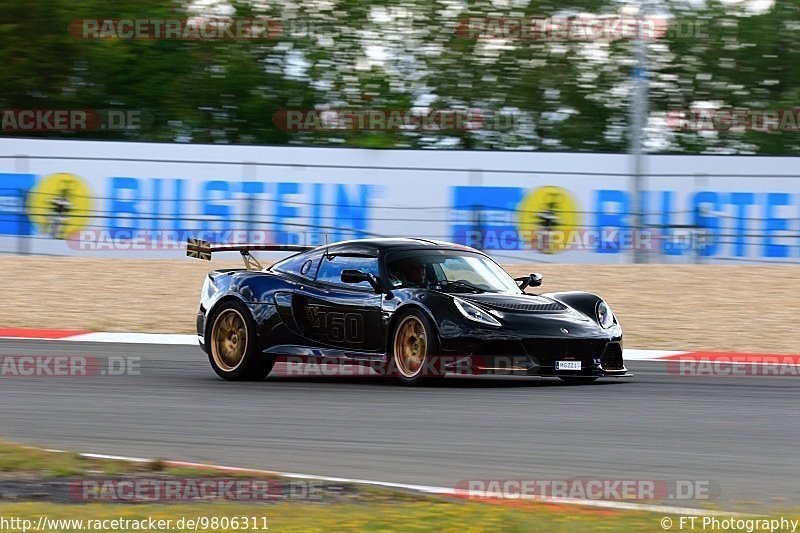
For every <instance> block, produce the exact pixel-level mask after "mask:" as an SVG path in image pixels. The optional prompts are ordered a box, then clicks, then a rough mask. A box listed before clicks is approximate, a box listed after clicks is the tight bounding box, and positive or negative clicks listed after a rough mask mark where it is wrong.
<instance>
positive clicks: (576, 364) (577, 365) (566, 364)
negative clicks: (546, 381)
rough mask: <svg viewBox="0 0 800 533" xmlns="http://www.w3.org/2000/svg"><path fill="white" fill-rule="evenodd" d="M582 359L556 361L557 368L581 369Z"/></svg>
mask: <svg viewBox="0 0 800 533" xmlns="http://www.w3.org/2000/svg"><path fill="white" fill-rule="evenodd" d="M580 369H581V362H580V361H556V370H580Z"/></svg>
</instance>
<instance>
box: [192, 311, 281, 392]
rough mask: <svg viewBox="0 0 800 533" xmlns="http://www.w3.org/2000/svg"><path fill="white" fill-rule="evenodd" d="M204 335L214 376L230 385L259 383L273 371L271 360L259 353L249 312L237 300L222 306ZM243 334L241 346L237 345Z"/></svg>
mask: <svg viewBox="0 0 800 533" xmlns="http://www.w3.org/2000/svg"><path fill="white" fill-rule="evenodd" d="M208 323H209V326H208V330H207V332H206V337H205V338H206V351H207V353H208V361H209V362H210V363H211V368H213V369H214V372H216V373H217V375H218V376H219V377H221V378H223V379H226V380H229V381H262V380H264V378H266V377H267V375H269V373H270V372H271V371H272V367H273V365H274V364H275V363H274V361H273V360H272V359H268V358H266V357H264V356H263V354H261V353H260V352H259V350H258V342H257V337H256V328H255V324H254V322H253V318H252V315H251V314H250V310H249V309H247V306H246V305H244V304H243V303H242V302H240V301H238V300H228V301H226V302H223V303H221V304H220V305H219V306H218V307H217V308H216V309H215V310H214V313H213V315H212V316H211V319H210V320H209V322H208ZM242 334H244V343H243V344H240V343H241V342H242V341H241V337H242Z"/></svg>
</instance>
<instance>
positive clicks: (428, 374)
mask: <svg viewBox="0 0 800 533" xmlns="http://www.w3.org/2000/svg"><path fill="white" fill-rule="evenodd" d="M390 348H391V352H390V354H389V355H390V358H391V364H392V370H393V374H394V375H395V376H396V377H397V379H398V380H399V381H400V382H401V383H403V384H405V385H419V384H422V383H424V382H432V381H436V380H440V379H442V378H443V377H444V372H443V371H442V370H441V369H437V368H435V365H433V364H432V361H430V357H431V355H434V354H437V353H438V351H439V339H438V337H437V335H436V330H435V327H434V325H433V323H432V322H431V320H430V318H428V317H427V316H426V315H425V314H424V313H423V312H422V311H419V310H417V309H410V310H408V311H406V312H405V313H404V314H403V315H402V316H401V317H400V318H399V320H398V321H397V326H396V327H395V328H394V334H393V336H392V342H391V344H390Z"/></svg>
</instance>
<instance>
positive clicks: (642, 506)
mask: <svg viewBox="0 0 800 533" xmlns="http://www.w3.org/2000/svg"><path fill="white" fill-rule="evenodd" d="M29 448H31V449H34V450H43V451H47V452H52V453H70V452H67V451H65V450H54V449H43V448H34V447H29ZM78 455H79V456H81V457H85V458H87V459H102V460H107V461H122V462H126V463H152V462H154V460H153V459H143V458H141V457H126V456H123V455H107V454H102V453H78ZM159 462H160V463H161V464H163V465H165V466H168V467H174V468H196V469H200V470H213V471H217V472H220V473H237V474H248V475H253V476H272V477H282V478H286V479H304V480H314V481H328V482H331V483H347V484H351V485H367V486H372V487H382V488H386V489H397V490H405V491H411V492H418V493H420V494H430V495H434V496H448V497H454V498H463V499H468V500H473V501H493V500H529V501H537V502H541V503H549V504H556V505H575V506H578V507H597V508H602V509H616V510H620V511H644V512H651V513H662V514H671V515H688V516H728V517H731V516H732V517H743V516H756V515H745V514H742V513H732V512H726V511H719V510H707V509H700V508H696V507H675V506H670V505H656V504H649V503H635V502H628V501H615V500H589V499H579V498H555V497H551V496H537V495H526V494H515V495H513V496H509V495H507V494H504V493H498V494H496V495H494V494H492V495H491V496H488V497H480V498H476V497H475V496H474V495H471V494H470V493H469V491H467V490H463V489H455V488H448V487H436V486H429V485H415V484H409V483H394V482H391V481H374V480H369V479H356V478H347V477H333V476H318V475H312V474H298V473H294V472H279V471H275V470H258V469H253V468H241V467H237V466H221V465H213V464H207V463H192V462H187V461H163V460H159Z"/></svg>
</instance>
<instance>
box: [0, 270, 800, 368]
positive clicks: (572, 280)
mask: <svg viewBox="0 0 800 533" xmlns="http://www.w3.org/2000/svg"><path fill="white" fill-rule="evenodd" d="M239 265H240V263H239V262H229V261H217V260H215V261H214V262H213V263H207V262H205V261H198V260H193V259H189V258H185V259H176V260H169V261H159V260H143V259H132V260H130V259H95V258H91V259H89V258H66V257H60V258H49V257H21V256H0V268H2V272H3V275H2V276H0V294H2V297H3V302H2V307H1V308H0V326H6V327H8V326H11V327H31V328H42V327H45V328H64V329H84V330H92V331H146V332H159V333H193V326H194V317H195V311H196V309H197V305H198V296H199V293H200V287H201V286H202V283H203V279H204V276H205V274H206V272H207V271H208V270H210V269H212V268H222V267H229V266H239ZM506 268H507V269H508V270H509V271H510V272H511V274H513V275H515V276H520V275H524V274H526V273H528V272H531V271H537V272H541V273H542V274H544V285H543V286H542V287H541V291H542V292H552V291H558V290H587V291H591V292H595V293H597V294H599V295H601V296H603V297H604V298H605V299H606V300H607V301H608V302H609V304H610V305H611V307H612V309H613V310H614V312H615V313H616V314H617V316H618V317H619V319H620V320H621V322H622V325H623V328H624V331H625V344H626V346H628V347H636V348H662V349H677V350H681V349H686V350H733V351H741V352H747V351H752V352H771V353H789V354H796V353H800V327H798V325H797V320H798V311H800V291H799V290H798V283H799V282H800V267H792V266H763V267H761V266H709V265H615V266H598V265H513V266H512V265H506Z"/></svg>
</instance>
